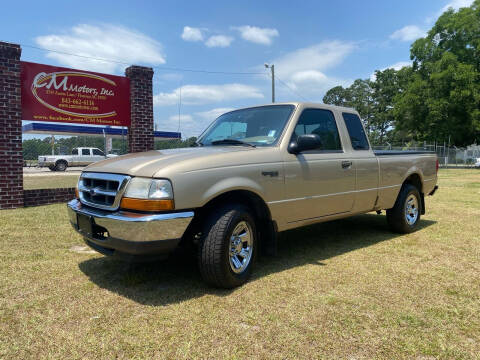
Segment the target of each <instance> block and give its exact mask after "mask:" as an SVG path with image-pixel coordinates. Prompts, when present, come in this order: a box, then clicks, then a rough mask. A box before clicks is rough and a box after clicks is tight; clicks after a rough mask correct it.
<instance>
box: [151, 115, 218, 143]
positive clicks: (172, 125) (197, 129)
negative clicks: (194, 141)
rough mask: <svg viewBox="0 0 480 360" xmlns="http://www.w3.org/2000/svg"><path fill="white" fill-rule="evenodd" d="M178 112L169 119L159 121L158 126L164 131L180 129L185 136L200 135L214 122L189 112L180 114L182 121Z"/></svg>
mask: <svg viewBox="0 0 480 360" xmlns="http://www.w3.org/2000/svg"><path fill="white" fill-rule="evenodd" d="M178 118H179V116H178V114H176V115H171V116H169V117H168V118H167V119H162V120H159V121H158V122H157V125H158V128H159V129H162V131H178V130H180V132H181V133H182V137H183V138H188V137H191V136H198V135H200V134H201V133H202V131H203V130H205V129H206V128H207V126H208V125H210V123H211V122H212V120H210V119H206V118H197V117H195V118H194V117H193V116H192V115H189V114H181V115H180V123H179V121H178Z"/></svg>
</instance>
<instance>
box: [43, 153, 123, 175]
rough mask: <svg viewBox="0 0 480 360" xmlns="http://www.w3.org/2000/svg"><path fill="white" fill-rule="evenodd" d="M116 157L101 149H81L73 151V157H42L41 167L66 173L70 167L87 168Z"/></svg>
mask: <svg viewBox="0 0 480 360" xmlns="http://www.w3.org/2000/svg"><path fill="white" fill-rule="evenodd" d="M114 156H116V155H112V154H109V155H105V154H104V152H103V151H102V150H100V149H97V148H93V147H80V148H74V149H72V154H71V155H40V156H39V157H38V166H39V167H48V168H49V169H50V170H51V171H65V170H66V169H67V167H69V166H86V165H90V164H92V163H94V162H97V161H100V160H105V159H107V158H110V157H114Z"/></svg>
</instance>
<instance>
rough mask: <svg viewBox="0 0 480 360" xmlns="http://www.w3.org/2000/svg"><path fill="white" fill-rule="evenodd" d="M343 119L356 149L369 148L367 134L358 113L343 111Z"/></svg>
mask: <svg viewBox="0 0 480 360" xmlns="http://www.w3.org/2000/svg"><path fill="white" fill-rule="evenodd" d="M342 115H343V120H344V121H345V125H346V126H347V130H348V135H350V141H351V142H352V147H353V149H354V150H368V149H370V146H369V145H368V140H367V135H365V130H363V126H362V121H361V120H360V118H359V117H358V115H356V114H350V113H343V114H342Z"/></svg>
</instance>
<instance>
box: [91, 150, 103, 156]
mask: <svg viewBox="0 0 480 360" xmlns="http://www.w3.org/2000/svg"><path fill="white" fill-rule="evenodd" d="M93 155H100V156H105V154H104V153H103V151H100V150H98V149H93Z"/></svg>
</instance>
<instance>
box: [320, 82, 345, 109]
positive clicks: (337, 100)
mask: <svg viewBox="0 0 480 360" xmlns="http://www.w3.org/2000/svg"><path fill="white" fill-rule="evenodd" d="M323 103H324V104H330V105H336V106H349V104H350V92H349V90H348V89H345V88H343V86H335V87H333V88H331V89H330V90H328V91H327V93H326V94H325V96H324V97H323Z"/></svg>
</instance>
